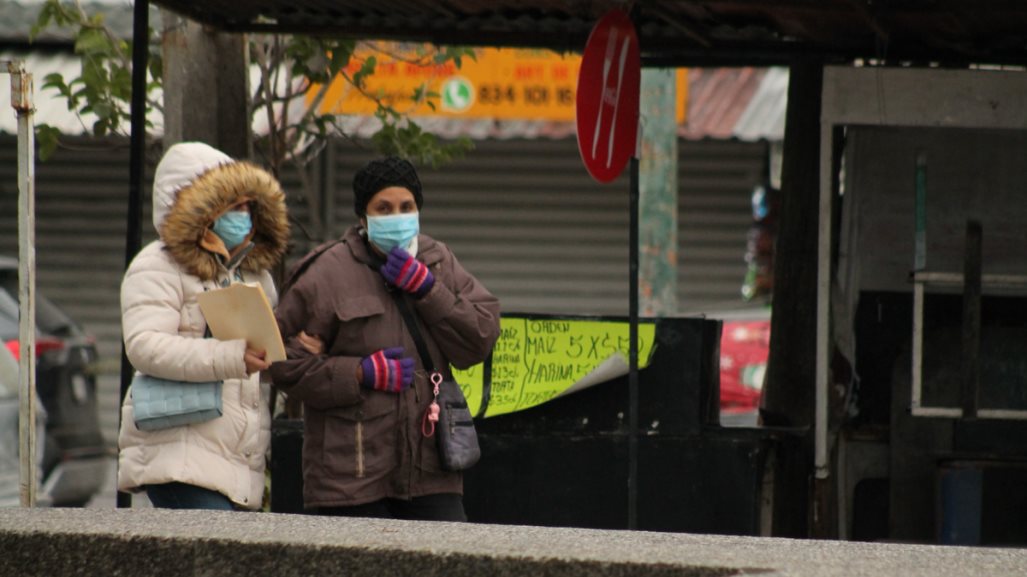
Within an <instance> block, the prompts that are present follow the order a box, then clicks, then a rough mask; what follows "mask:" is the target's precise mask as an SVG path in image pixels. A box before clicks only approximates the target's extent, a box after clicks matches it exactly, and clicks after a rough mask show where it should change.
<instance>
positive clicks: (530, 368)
mask: <svg viewBox="0 0 1027 577" xmlns="http://www.w3.org/2000/svg"><path fill="white" fill-rule="evenodd" d="M500 326H501V333H500V337H499V340H498V341H497V342H496V346H495V348H493V350H492V381H491V398H490V400H489V406H488V412H487V416H490V417H493V416H496V415H502V414H505V413H512V412H514V411H521V410H524V409H528V408H531V407H534V406H536V405H540V404H542V403H544V402H546V401H548V400H550V399H553V398H554V397H557V396H559V395H561V394H563V393H564V392H566V391H567V389H569V388H571V387H572V386H573V385H574V384H575V383H577V382H578V381H580V380H581V379H582V378H584V377H585V376H586V375H588V374H589V373H591V372H592V371H593V370H595V369H596V368H597V367H599V365H601V364H603V362H604V361H607V360H608V359H609V358H610V357H612V356H616V355H621V356H622V358H623V359H625V361H624V362H625V363H626V362H627V361H626V359H627V355H628V348H629V345H630V341H629V337H628V332H629V326H628V323H627V322H622V321H592V320H578V319H560V318H555V319H553V318H544V319H540V318H523V317H508V316H504V317H502V319H500ZM655 334H656V325H655V323H654V322H652V321H648V322H645V321H643V322H642V323H640V324H639V327H638V335H639V344H638V358H639V368H643V367H646V366H648V364H649V356H650V353H651V352H652V349H653V342H654V339H655ZM624 366H625V367H626V364H625V365H624ZM482 369H483V368H482V365H475V366H474V367H471V368H470V369H467V370H462V371H461V370H456V369H454V370H453V375H454V376H455V377H456V380H457V382H458V383H460V385H461V387H462V388H463V389H464V395H465V396H466V397H467V402H468V405H469V406H470V407H471V409H472V410H475V411H476V410H477V408H478V407H480V406H481V394H482V378H483V374H484V373H483V370H482Z"/></svg>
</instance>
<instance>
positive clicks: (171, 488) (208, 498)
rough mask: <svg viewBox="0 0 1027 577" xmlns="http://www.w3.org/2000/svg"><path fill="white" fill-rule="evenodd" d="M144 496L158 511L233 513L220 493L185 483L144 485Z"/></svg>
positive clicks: (230, 506)
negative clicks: (202, 510)
mask: <svg viewBox="0 0 1027 577" xmlns="http://www.w3.org/2000/svg"><path fill="white" fill-rule="evenodd" d="M143 488H144V489H146V496H147V497H149V498H150V502H151V503H153V506H154V507H156V508H158V509H210V510H215V511H234V510H235V507H234V506H233V505H232V502H231V501H230V500H229V499H228V497H225V496H224V495H222V494H221V493H218V492H217V491H211V490H210V489H204V488H203V487H197V486H196V485H187V484H185V483H164V484H163V485H146V486H145V487H143Z"/></svg>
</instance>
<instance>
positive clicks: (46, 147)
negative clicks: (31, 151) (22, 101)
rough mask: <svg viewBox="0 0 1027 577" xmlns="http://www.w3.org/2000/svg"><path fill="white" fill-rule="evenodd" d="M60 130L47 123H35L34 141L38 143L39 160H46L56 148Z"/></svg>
mask: <svg viewBox="0 0 1027 577" xmlns="http://www.w3.org/2000/svg"><path fill="white" fill-rule="evenodd" d="M60 136H61V131H60V130H57V129H56V128H54V127H53V126H50V125H49V124H37V125H36V142H37V143H38V144H39V160H41V161H43V162H46V161H47V160H48V159H49V158H50V157H51V156H53V153H54V152H55V151H56V150H57V144H58V141H59V139H60Z"/></svg>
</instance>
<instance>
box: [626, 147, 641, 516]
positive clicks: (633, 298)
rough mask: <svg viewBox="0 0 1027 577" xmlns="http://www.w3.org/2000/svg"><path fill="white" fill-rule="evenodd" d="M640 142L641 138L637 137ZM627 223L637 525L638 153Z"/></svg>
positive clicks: (631, 472) (631, 464) (631, 479)
mask: <svg viewBox="0 0 1027 577" xmlns="http://www.w3.org/2000/svg"><path fill="white" fill-rule="evenodd" d="M638 141H639V142H641V138H640V139H639V140H638ZM630 172H631V224H630V232H629V234H628V237H629V240H628V243H629V244H630V249H629V257H628V258H629V261H630V267H631V279H630V281H629V282H630V283H631V286H630V288H629V292H628V301H629V303H630V304H629V308H630V310H629V311H628V341H630V344H629V345H628V430H629V436H628V529H637V528H638V210H639V209H638V203H639V199H638V197H639V193H638V154H637V153H636V154H635V156H633V157H632V158H631V164H630Z"/></svg>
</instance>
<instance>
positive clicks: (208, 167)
mask: <svg viewBox="0 0 1027 577" xmlns="http://www.w3.org/2000/svg"><path fill="white" fill-rule="evenodd" d="M153 195H154V202H153V206H154V224H155V225H156V226H157V229H158V231H159V232H160V240H157V241H154V242H152V243H150V244H149V245H148V246H146V247H145V248H144V249H143V250H142V251H141V252H140V253H139V254H138V255H137V256H136V257H135V259H133V261H132V264H131V265H129V268H128V271H127V272H126V273H125V278H124V280H123V281H122V285H121V311H122V331H123V335H124V339H125V349H126V353H127V355H128V359H129V361H130V362H131V363H132V366H133V367H135V368H136V370H138V371H140V372H143V373H147V374H150V375H154V376H157V377H162V378H167V379H176V380H184V381H210V380H223V381H224V385H223V387H222V404H223V414H222V416H221V417H219V418H217V419H214V420H212V421H208V422H205V423H199V424H194V425H186V426H180V427H173V428H170V429H164V430H160V431H140V430H139V429H137V428H136V426H135V423H134V419H133V408H132V398H131V388H130V389H129V395H128V396H127V397H126V399H125V404H124V406H123V407H122V409H121V431H120V434H119V437H118V445H119V448H120V454H119V462H118V465H119V467H118V489H119V490H122V491H131V492H137V491H140V490H141V489H142V486H143V485H148V484H161V483H168V482H174V481H177V482H182V483H188V484H191V485H196V486H199V487H204V488H207V489H211V490H214V491H218V492H220V493H222V494H224V495H225V496H227V497H228V498H229V499H231V500H232V502H234V503H236V504H237V505H238V506H240V507H241V508H247V509H257V508H259V507H260V506H261V503H262V496H263V493H264V470H265V454H266V452H267V449H268V446H269V443H270V428H271V418H270V414H269V412H268V397H269V385H268V384H267V383H262V382H261V379H260V378H259V376H258V375H256V374H254V375H250V376H247V375H246V366H245V363H244V362H243V354H244V351H245V348H246V343H245V342H244V341H242V340H236V341H218V340H216V339H211V338H203V337H204V334H205V332H206V323H205V321H204V318H203V314H202V313H201V311H200V308H199V305H198V304H197V301H196V295H197V294H199V293H200V292H203V291H205V290H211V289H215V288H217V287H219V286H224V285H225V284H227V283H228V282H237V281H239V280H240V278H239V277H241V280H242V281H244V282H259V283H260V284H261V285H262V286H263V288H264V292H265V293H267V295H268V298H269V299H270V300H271V303H272V305H274V304H276V302H277V293H276V291H275V287H274V283H273V282H272V280H271V276H270V274H269V273H268V269H269V268H270V267H272V266H273V265H274V264H275V263H277V262H278V260H279V259H280V258H281V257H282V255H283V254H284V252H285V247H286V242H287V240H288V234H289V232H288V231H289V229H288V221H287V219H286V213H285V196H284V194H283V193H282V191H281V188H280V187H279V185H278V183H277V181H276V180H275V179H274V178H273V177H272V176H271V175H270V174H268V173H267V172H265V171H264V170H262V169H260V168H258V167H256V166H254V165H251V164H248V163H245V162H233V161H232V160H231V159H230V158H229V157H227V156H226V155H224V154H223V153H221V152H219V151H217V150H215V149H213V148H211V147H209V146H207V145H205V144H200V143H182V144H176V145H174V146H172V147H171V148H170V149H169V150H168V152H167V153H166V154H165V156H164V158H163V159H162V160H161V163H160V164H159V165H158V167H157V171H156V175H155V178H154V187H153ZM245 200H251V201H252V203H251V216H252V219H253V232H252V233H251V236H250V242H252V243H253V246H252V247H251V248H250V250H249V252H244V251H243V252H239V251H237V253H236V254H235V255H234V256H235V259H234V260H233V259H232V256H233V255H231V254H230V253H229V252H228V251H227V250H226V249H225V246H224V244H223V243H222V242H221V240H220V239H219V238H218V237H217V236H216V235H215V234H214V233H213V232H212V231H211V230H210V227H211V225H212V224H213V222H214V220H216V219H217V217H219V216H220V215H221V214H223V213H224V212H225V211H227V210H229V209H230V208H232V207H233V206H235V205H236V204H238V203H239V202H241V201H245ZM242 246H243V247H245V246H247V243H243V245H242ZM240 254H245V256H244V257H242V258H240V256H239V255H240ZM235 261H239V262H235ZM237 269H238V270H237Z"/></svg>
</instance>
